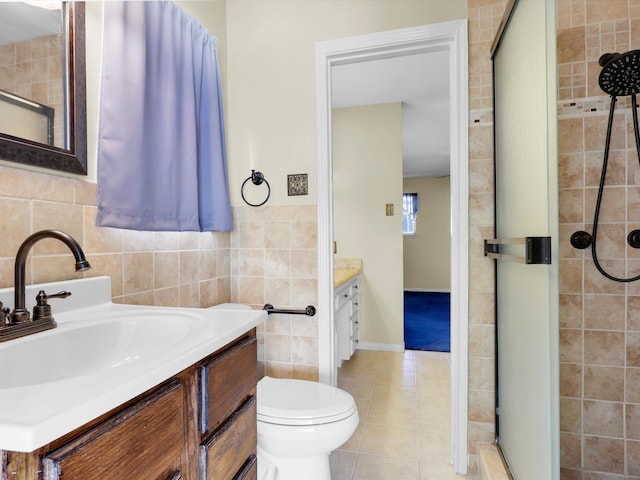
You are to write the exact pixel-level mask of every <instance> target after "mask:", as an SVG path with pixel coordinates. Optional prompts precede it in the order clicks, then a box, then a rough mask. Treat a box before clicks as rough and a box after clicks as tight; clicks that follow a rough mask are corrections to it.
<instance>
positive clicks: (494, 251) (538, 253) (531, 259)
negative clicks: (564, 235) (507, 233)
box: [484, 237, 551, 265]
mask: <svg viewBox="0 0 640 480" xmlns="http://www.w3.org/2000/svg"><path fill="white" fill-rule="evenodd" d="M500 245H524V246H525V254H524V256H522V257H518V256H515V255H507V254H505V253H500ZM484 256H485V257H490V258H495V259H496V260H509V261H512V262H518V263H524V264H526V265H551V237H521V238H502V239H495V238H494V239H491V240H485V241H484Z"/></svg>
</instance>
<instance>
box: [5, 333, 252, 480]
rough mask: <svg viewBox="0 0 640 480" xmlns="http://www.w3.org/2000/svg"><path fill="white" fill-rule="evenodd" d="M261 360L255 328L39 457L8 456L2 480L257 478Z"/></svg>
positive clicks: (44, 450)
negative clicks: (258, 374) (258, 363)
mask: <svg viewBox="0 0 640 480" xmlns="http://www.w3.org/2000/svg"><path fill="white" fill-rule="evenodd" d="M256 355H257V342H256V337H255V329H252V330H251V331H250V332H247V333H246V334H244V335H242V336H241V337H239V338H237V339H236V340H234V341H232V342H230V343H229V344H228V345H226V346H225V347H223V348H221V349H219V350H218V351H216V352H214V353H213V354H212V355H209V356H208V357H206V358H204V359H203V360H201V361H200V362H198V363H196V364H194V365H192V366H190V367H188V368H187V369H185V370H184V371H182V372H180V373H179V374H177V375H175V376H173V377H172V378H170V379H169V380H167V381H165V382H163V383H162V384H161V385H158V386H157V387H155V388H152V389H150V390H149V391H147V392H145V393H143V394H142V395H139V396H138V397H136V398H134V399H132V400H131V401H129V402H127V403H125V404H124V405H121V406H120V407H118V408H116V409H114V410H112V411H110V412H108V413H106V414H104V415H102V416H101V417H99V418H97V419H95V420H94V421H92V422H90V423H88V424H86V425H84V426H82V427H80V428H78V429H76V430H74V431H73V432H71V433H69V434H67V435H65V436H63V437H62V438H59V439H57V440H55V441H53V442H51V443H49V444H48V445H45V446H44V447H42V448H40V449H38V450H36V451H34V452H31V453H20V452H12V451H2V452H1V453H2V455H1V457H0V459H1V462H2V463H1V468H0V472H1V474H2V475H1V477H0V478H7V479H8V478H11V479H16V480H58V479H60V480H62V479H65V480H105V479H123V480H124V479H126V480H187V479H193V480H195V479H198V480H205V479H220V480H232V479H233V480H236V479H237V480H241V479H242V480H255V479H256V478H257V463H256V444H257V433H256V398H255V394H256V383H257V356H256ZM42 401H43V402H46V401H47V399H46V398H43V399H42Z"/></svg>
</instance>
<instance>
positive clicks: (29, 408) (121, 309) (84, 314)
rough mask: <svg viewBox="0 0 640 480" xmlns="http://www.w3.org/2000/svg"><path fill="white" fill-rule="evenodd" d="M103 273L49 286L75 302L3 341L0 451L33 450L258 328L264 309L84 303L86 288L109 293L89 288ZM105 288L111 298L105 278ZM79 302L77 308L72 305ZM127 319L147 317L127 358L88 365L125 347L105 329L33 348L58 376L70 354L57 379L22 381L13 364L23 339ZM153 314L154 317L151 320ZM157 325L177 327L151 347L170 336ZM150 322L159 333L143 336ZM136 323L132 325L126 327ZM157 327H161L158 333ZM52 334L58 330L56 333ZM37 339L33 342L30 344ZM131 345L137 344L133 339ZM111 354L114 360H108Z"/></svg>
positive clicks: (44, 338)
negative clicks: (37, 327) (45, 323)
mask: <svg viewBox="0 0 640 480" xmlns="http://www.w3.org/2000/svg"><path fill="white" fill-rule="evenodd" d="M104 278H106V277H102V280H100V279H98V281H97V282H96V279H87V280H80V281H78V280H75V281H72V282H66V283H67V284H69V283H71V284H72V285H71V287H70V288H68V287H65V286H64V285H63V284H64V283H65V282H56V283H54V284H49V285H47V293H55V292H57V291H58V290H62V289H69V290H71V291H72V292H73V293H74V295H75V298H76V300H75V303H74V302H69V300H70V299H72V298H74V296H72V297H69V299H64V300H52V301H51V302H50V303H51V305H52V308H53V313H54V317H55V319H56V321H57V323H58V327H57V328H55V329H53V330H49V331H46V332H41V333H37V334H34V335H30V336H27V337H23V338H19V339H16V340H10V341H7V342H2V343H0V359H2V360H0V361H3V363H2V365H1V366H0V449H1V450H12V451H19V452H31V451H33V450H35V449H37V448H40V447H42V446H43V445H46V444H47V443H49V442H51V441H53V440H55V439H57V438H59V437H61V436H62V435H64V434H66V433H68V432H70V431H72V430H74V429H75V428H77V427H80V426H82V425H83V424H85V423H87V422H89V421H90V420H93V419H94V418H97V417H98V416H100V415H102V414H104V413H106V412H108V411H109V410H111V409H113V408H115V407H117V406H119V405H121V404H123V403H125V402H126V401H128V400H130V399H132V398H134V397H136V396H137V395H139V394H141V393H143V392H145V391H146V390H148V389H150V388H152V387H154V386H156V385H158V384H160V383H162V382H163V381H165V380H167V379H169V378H170V377H172V376H174V375H175V374H177V373H179V372H181V371H182V370H184V369H185V368H187V367H189V366H190V365H193V364H194V363H197V362H198V361H199V360H201V359H203V358H204V357H206V356H208V355H209V354H211V353H213V352H214V351H216V350H218V349H220V348H221V347H223V346H224V345H226V344H227V343H229V342H231V341H233V340H234V339H236V338H237V337H239V336H240V335H242V334H244V333H245V332H247V331H249V330H251V329H252V328H254V327H256V326H257V325H258V324H260V323H261V322H262V321H264V320H265V318H266V316H267V313H266V312H265V311H263V310H242V311H238V310H225V309H199V308H167V307H148V306H135V305H119V304H113V303H111V302H110V301H108V302H103V303H100V304H98V305H94V306H86V303H87V295H83V292H84V289H87V291H88V292H90V294H89V296H91V295H93V296H96V297H97V298H98V299H99V300H104V299H105V298H107V295H105V294H104V291H102V290H101V294H98V295H94V294H95V293H96V288H97V286H100V288H101V289H102V288H104ZM77 282H85V283H77ZM86 282H89V284H88V285H87V284H86ZM108 287H109V295H108V296H109V297H110V282H109V284H108ZM38 288H39V286H30V287H29V288H28V291H27V298H31V297H30V295H31V294H33V292H34V291H35V292H37V290H38ZM8 290H12V289H3V290H0V301H3V302H5V305H10V306H11V305H12V304H13V300H12V299H11V300H10V301H9V302H8V303H6V299H7V294H10V292H7V291H8ZM84 293H86V292H84ZM64 302H68V303H64ZM31 304H32V302H31V300H28V301H27V305H28V306H31ZM63 305H64V306H63ZM78 306H81V308H76V307H78ZM130 318H134V319H135V318H145V319H146V320H145V321H146V322H147V323H144V322H141V325H142V327H140V329H139V330H138V331H137V333H136V335H137V336H136V337H135V338H136V340H135V341H136V342H138V343H140V344H141V345H140V347H139V350H136V352H138V351H139V352H140V353H139V355H138V354H137V353H136V355H133V356H129V357H128V358H126V359H124V361H117V362H115V363H113V362H112V363H111V364H109V366H108V368H104V366H102V367H99V368H97V369H96V371H92V368H93V367H91V365H92V364H93V363H92V362H93V360H94V359H93V358H92V357H100V356H101V355H106V356H109V357H111V356H112V355H111V353H112V351H113V352H116V353H117V352H118V351H122V350H123V348H122V346H121V345H113V348H111V347H112V345H111V344H110V343H109V342H112V341H114V338H112V337H109V336H105V337H103V336H100V338H98V339H90V341H88V342H84V341H83V342H76V343H80V344H73V343H72V344H71V345H68V344H64V345H63V348H61V349H60V352H59V353H56V352H50V351H41V350H38V351H39V352H41V356H40V355H36V357H38V358H36V359H35V361H37V362H42V364H43V365H47V362H48V360H49V363H52V364H54V365H55V367H54V369H53V371H54V372H56V375H57V371H58V370H64V365H65V364H66V362H67V361H68V362H69V363H73V365H70V368H71V370H72V371H73V372H74V373H73V374H68V373H65V372H64V371H61V372H59V378H57V379H56V378H52V379H49V380H47V381H44V382H42V380H37V381H34V382H32V384H25V381H24V379H23V378H22V376H21V374H20V366H16V365H12V364H11V359H12V358H20V355H19V354H20V351H19V350H20V349H21V348H22V347H23V346H24V347H25V348H27V350H26V351H30V350H29V349H31V350H33V348H34V345H36V346H38V345H40V344H42V345H45V346H47V347H46V348H45V350H46V349H47V348H50V346H51V345H57V344H56V342H57V340H55V338H63V337H65V338H67V339H73V338H83V337H81V336H80V337H78V335H82V334H83V333H82V332H93V331H95V332H99V331H101V330H100V328H103V327H104V325H106V324H110V325H111V324H113V322H118V321H119V322H121V324H122V325H126V326H127V327H129V326H131V325H133V323H126V322H128V321H129V319H130ZM155 318H157V319H158V322H160V323H159V324H154V323H153V322H154V319H155ZM114 319H115V320H114ZM110 322H111V323H110ZM162 322H164V323H162ZM176 322H181V323H180V324H178V323H176ZM134 323H135V322H134ZM160 324H162V325H165V326H167V328H168V329H169V330H171V332H173V331H174V328H175V330H176V332H177V333H176V334H175V337H174V336H173V333H172V336H171V338H170V340H169V341H170V344H168V345H164V346H162V348H154V346H155V347H158V346H159V345H163V344H162V342H163V341H164V342H167V341H168V340H167V335H162V333H163V332H162V331H161V330H158V328H157V325H160ZM148 325H153V328H154V329H156V333H154V334H149V335H146V334H145V331H144V330H142V328H146V327H145V326H148ZM96 326H97V328H96ZM87 327H90V328H87ZM92 328H94V330H92ZM106 328H110V326H107V327H106ZM135 328H137V327H131V329H135ZM123 330H126V329H125V328H119V332H120V333H119V335H120V337H123V335H124V334H123V333H122V331H123ZM74 332H75V333H74ZM78 332H80V333H78ZM140 332H142V334H141V333H140ZM158 333H160V334H161V335H160V336H159V337H158V335H157V334H158ZM55 335H58V337H54V336H55ZM74 335H76V336H75V337H74ZM48 337H51V338H48ZM120 337H118V338H115V340H118V339H119V341H120V343H122V338H120ZM35 340H37V342H36V343H33V342H34V341H35ZM93 342H95V344H93ZM125 343H126V342H125ZM129 343H131V342H129ZM29 344H30V345H31V346H29ZM125 347H126V352H130V351H131V348H133V347H132V346H131V345H126V346H125ZM134 347H135V348H138V346H137V345H135V346H134ZM23 353H24V352H23ZM116 353H114V355H115V354H116ZM74 355H75V356H74ZM3 357H4V358H3ZM25 358H26V357H25ZM76 358H86V359H87V362H86V365H83V362H79V363H78V362H75V361H74V360H75V359H76ZM67 359H69V360H67ZM54 360H55V361H54ZM4 361H7V362H8V363H4ZM108 361H113V359H112V358H109V359H107V360H105V362H108ZM56 362H57V363H56ZM105 362H103V361H102V360H101V359H99V358H98V359H97V360H96V362H94V363H96V364H101V365H103V364H106V363H105ZM12 368H16V369H17V371H16V372H14V373H12V374H9V373H6V374H5V375H3V374H2V371H3V370H5V369H12ZM5 372H7V370H5ZM34 375H35V376H36V377H37V376H38V374H34ZM3 377H4V378H3ZM27 383H28V382H27Z"/></svg>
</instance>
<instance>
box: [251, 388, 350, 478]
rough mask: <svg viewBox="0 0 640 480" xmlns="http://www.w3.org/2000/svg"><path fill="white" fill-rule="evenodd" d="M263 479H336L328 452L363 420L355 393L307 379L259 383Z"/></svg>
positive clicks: (260, 476)
mask: <svg viewBox="0 0 640 480" xmlns="http://www.w3.org/2000/svg"><path fill="white" fill-rule="evenodd" d="M257 399H258V401H257V406H258V480H301V479H305V480H331V469H330V467H329V454H330V453H331V451H332V450H335V449H336V448H338V447H340V446H341V445H342V444H343V443H345V442H346V441H347V440H349V438H351V435H353V432H355V430H356V427H357V426H358V423H359V421H360V420H359V416H358V409H357V408H356V404H355V401H354V400H353V397H352V396H351V395H349V394H348V393H347V392H345V391H343V390H340V389H339V388H336V387H331V386H329V385H324V384H322V383H317V382H309V381H306V380H292V379H282V378H271V377H264V378H263V379H262V380H260V381H259V382H258V393H257Z"/></svg>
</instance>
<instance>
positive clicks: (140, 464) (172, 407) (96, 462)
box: [43, 382, 185, 480]
mask: <svg viewBox="0 0 640 480" xmlns="http://www.w3.org/2000/svg"><path fill="white" fill-rule="evenodd" d="M184 423H185V414H184V387H183V386H182V384H180V383H178V382H172V383H170V384H168V385H166V386H165V387H163V388H161V389H160V390H158V391H156V392H154V393H152V394H150V395H149V396H147V397H145V398H144V399H142V400H141V401H140V402H138V403H136V404H134V405H132V406H131V407H129V408H127V409H125V410H123V411H122V412H120V413H118V414H117V415H116V416H114V417H112V418H111V419H109V420H107V421H105V422H103V423H101V424H100V425H99V426H97V427H96V428H94V429H92V430H90V431H88V432H87V433H86V434H84V435H82V436H80V437H79V438H78V439H76V440H74V441H72V442H70V443H68V444H66V445H65V446H63V447H61V448H59V449H57V450H55V451H53V452H51V453H50V454H48V455H47V456H45V457H44V459H43V467H44V478H45V479H46V480H57V479H64V480H94V479H95V480H104V479H106V478H113V479H115V478H122V479H125V478H126V479H127V480H153V479H157V480H165V479H167V478H171V475H172V473H175V472H177V471H180V470H181V467H182V465H181V464H182V455H183V451H184V445H185V440H184V435H185V434H184V432H185V425H184Z"/></svg>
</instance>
